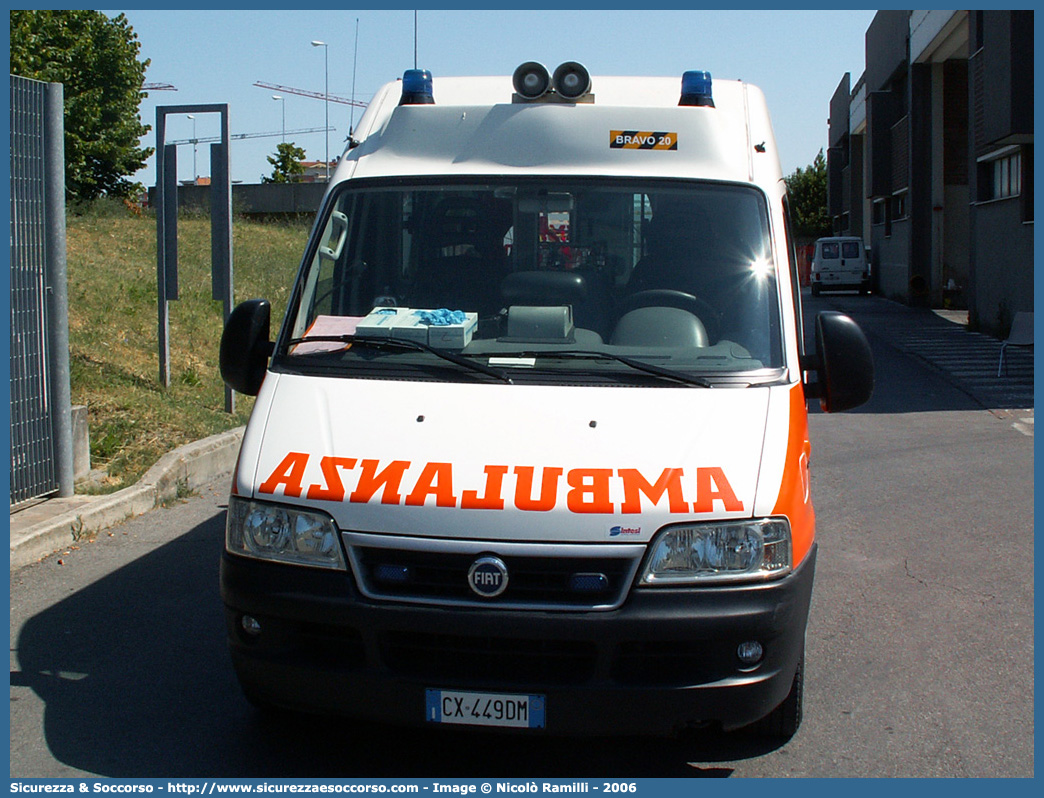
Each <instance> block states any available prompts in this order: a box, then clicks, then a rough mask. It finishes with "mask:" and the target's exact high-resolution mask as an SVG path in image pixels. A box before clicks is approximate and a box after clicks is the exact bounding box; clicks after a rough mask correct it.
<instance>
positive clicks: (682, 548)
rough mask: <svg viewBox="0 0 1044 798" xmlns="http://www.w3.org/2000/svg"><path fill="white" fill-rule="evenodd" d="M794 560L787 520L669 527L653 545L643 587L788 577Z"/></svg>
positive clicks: (760, 520)
mask: <svg viewBox="0 0 1044 798" xmlns="http://www.w3.org/2000/svg"><path fill="white" fill-rule="evenodd" d="M791 556H792V555H791V545H790V523H789V522H788V521H787V519H785V518H764V519H757V520H753V521H722V522H719V523H713V524H691V525H688V526H675V527H669V528H667V529H665V530H663V531H662V532H661V533H660V534H659V535H658V536H657V537H656V538H655V539H654V540H653V543H652V548H651V549H650V551H649V555H648V557H647V558H646V561H645V567H644V568H643V569H642V577H641V584H643V585H681V584H695V583H704V582H737V581H744V580H751V579H768V578H771V577H775V576H782V575H783V574H786V573H789V572H790V567H791Z"/></svg>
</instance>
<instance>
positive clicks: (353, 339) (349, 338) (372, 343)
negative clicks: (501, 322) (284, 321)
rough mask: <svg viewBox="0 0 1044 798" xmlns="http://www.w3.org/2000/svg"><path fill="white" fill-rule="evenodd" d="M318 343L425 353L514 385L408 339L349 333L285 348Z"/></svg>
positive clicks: (484, 367)
mask: <svg viewBox="0 0 1044 798" xmlns="http://www.w3.org/2000/svg"><path fill="white" fill-rule="evenodd" d="M320 341H327V342H332V343H345V344H362V345H363V346H368V347H371V348H373V349H398V350H407V351H410V352H427V353H428V354H431V355H435V357H438V358H441V359H442V360H446V361H448V362H450V363H454V364H456V365H458V366H460V367H461V368H464V369H467V370H468V371H475V372H478V373H480V374H485V375H487V376H490V377H493V378H495V379H497V380H500V381H501V382H506V383H507V384H508V385H513V384H514V382H513V381H512V379H511V378H510V377H509V376H507V375H506V374H503V373H502V372H499V371H497V370H496V369H494V368H491V367H489V366H487V365H486V364H484V363H478V362H476V361H474V360H469V359H468V358H466V357H463V356H461V355H457V354H454V353H452V352H449V351H447V350H445V349H438V348H436V347H434V346H428V344H422V343H421V342H420V341H411V340H409V339H408V338H379V337H377V336H373V335H355V334H350V333H345V334H344V335H309V336H306V337H304V338H291V339H290V340H289V341H287V346H293V345H294V344H303V343H309V342H320Z"/></svg>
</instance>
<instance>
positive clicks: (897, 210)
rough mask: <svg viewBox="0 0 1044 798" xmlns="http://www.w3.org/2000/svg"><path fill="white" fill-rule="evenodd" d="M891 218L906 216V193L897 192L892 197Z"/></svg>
mask: <svg viewBox="0 0 1044 798" xmlns="http://www.w3.org/2000/svg"><path fill="white" fill-rule="evenodd" d="M892 218H893V219H905V218H906V194H905V193H903V194H897V195H896V196H894V197H892Z"/></svg>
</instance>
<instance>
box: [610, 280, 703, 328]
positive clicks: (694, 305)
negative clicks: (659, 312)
mask: <svg viewBox="0 0 1044 798" xmlns="http://www.w3.org/2000/svg"><path fill="white" fill-rule="evenodd" d="M648 307H667V308H678V309H679V310H685V311H688V312H689V313H691V314H692V315H694V316H696V317H697V318H698V319H699V320H700V321H702V322H703V326H704V328H705V329H706V330H707V337H708V338H710V340H711V341H717V340H718V337H719V334H720V332H721V329H720V320H719V313H718V310H717V308H715V307H714V306H713V305H712V304H711V303H710V302H707V301H706V300H705V299H700V298H699V297H697V296H693V295H692V294H687V293H685V292H684V291H675V290H673V289H669V288H650V289H648V290H646V291H637V292H636V293H633V294H631V295H630V296H629V297H627V298H626V299H624V301H623V307H622V308H621V309H620V315H621V316H622V315H623V314H624V313H627V312H628V311H631V310H637V309H638V308H648Z"/></svg>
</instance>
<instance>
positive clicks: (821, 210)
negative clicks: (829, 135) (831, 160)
mask: <svg viewBox="0 0 1044 798" xmlns="http://www.w3.org/2000/svg"><path fill="white" fill-rule="evenodd" d="M785 181H786V184H787V194H788V195H789V196H790V216H791V221H792V222H793V225H794V235H795V236H796V237H797V238H799V239H808V240H811V239H816V238H820V237H821V236H828V235H830V233H831V226H830V216H829V214H828V213H827V168H826V158H824V157H823V150H820V151H819V154H818V155H817V156H816V158H815V160H814V161H812V163H811V164H810V165H809V166H808V167H806V168H804V169H802V168H801V167H800V166H799V167H798V168H797V169H796V170H795V171H794V173H793V174H792V175H790V176H789V177H787V178H785Z"/></svg>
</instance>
